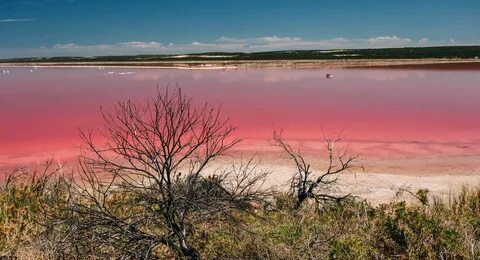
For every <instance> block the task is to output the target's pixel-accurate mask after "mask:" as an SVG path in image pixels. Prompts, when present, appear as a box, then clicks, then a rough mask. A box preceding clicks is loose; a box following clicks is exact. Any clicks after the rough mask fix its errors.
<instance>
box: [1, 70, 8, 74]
mask: <svg viewBox="0 0 480 260" xmlns="http://www.w3.org/2000/svg"><path fill="white" fill-rule="evenodd" d="M2 74H10V71H9V70H2Z"/></svg>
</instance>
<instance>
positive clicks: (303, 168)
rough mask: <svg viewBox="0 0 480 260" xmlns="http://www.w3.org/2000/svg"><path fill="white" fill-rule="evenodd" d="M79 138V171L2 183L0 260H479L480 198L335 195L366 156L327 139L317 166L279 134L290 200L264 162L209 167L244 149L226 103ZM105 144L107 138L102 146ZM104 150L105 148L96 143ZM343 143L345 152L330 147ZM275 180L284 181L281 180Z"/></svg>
mask: <svg viewBox="0 0 480 260" xmlns="http://www.w3.org/2000/svg"><path fill="white" fill-rule="evenodd" d="M102 115H103V118H104V126H103V127H102V128H101V129H100V130H99V132H91V131H88V132H82V135H81V136H82V138H83V139H84V144H85V145H84V147H83V152H82V155H81V156H80V157H79V161H78V167H77V168H75V169H67V168H63V167H61V166H57V165H55V164H54V163H53V162H52V161H50V162H47V164H46V165H45V166H43V167H39V168H38V169H27V168H18V169H16V170H14V171H12V172H7V173H6V174H5V178H3V180H1V181H0V183H1V185H0V257H2V256H4V257H11V258H20V259H172V258H177V259H202V258H205V259H327V258H330V259H407V258H408V259H464V258H465V259H478V258H479V256H480V246H479V243H480V188H471V189H464V190H463V191H462V192H461V193H460V194H458V195H456V196H452V197H451V198H450V200H449V201H440V200H437V199H435V198H432V197H430V196H429V195H428V191H427V190H419V191H417V192H411V191H407V192H409V193H410V195H412V196H413V197H415V198H416V199H417V203H411V204H406V203H405V202H402V201H400V202H398V201H395V202H391V203H389V204H383V205H378V206H373V205H371V204H369V203H368V202H366V201H362V200H361V199H359V198H355V197H352V196H350V195H349V194H336V193H335V192H334V189H333V188H334V187H335V185H336V181H337V179H338V178H340V177H341V175H343V174H346V173H348V172H349V171H350V170H353V169H354V167H355V161H356V158H357V155H349V153H348V150H345V149H339V148H338V147H339V146H338V142H339V141H340V138H339V137H338V136H337V135H334V136H325V143H326V147H325V148H326V157H327V160H326V162H327V164H326V167H325V169H323V170H321V169H313V168H312V167H311V164H309V163H308V162H307V161H306V160H305V159H304V157H303V156H302V154H301V153H300V152H299V151H298V150H297V149H295V148H293V147H292V146H290V145H289V143H288V142H287V141H286V140H285V139H284V138H283V136H282V132H281V131H275V132H274V137H273V144H275V145H277V146H278V147H279V148H281V149H282V150H283V151H284V152H285V154H286V155H288V156H289V158H290V159H291V161H292V163H293V165H294V166H295V169H296V171H295V172H293V175H292V178H291V182H290V184H291V186H290V189H289V191H288V192H279V191H276V190H271V189H270V188H269V187H265V185H263V184H264V182H265V180H266V179H265V178H266V177H267V175H268V174H270V171H269V170H268V169H260V168H259V167H258V165H257V164H256V163H255V160H254V159H248V160H244V161H241V162H240V163H234V164H233V165H232V167H230V168H227V169H215V170H214V171H213V172H208V171H206V169H207V166H210V165H211V163H210V162H212V161H213V160H215V159H216V158H218V157H220V156H222V155H225V154H226V153H227V152H228V151H229V150H230V148H232V147H233V146H234V145H236V144H237V143H238V142H239V140H237V139H236V138H234V137H233V136H232V135H231V133H233V132H234V131H235V128H234V127H232V126H231V125H230V124H229V123H228V119H225V118H222V116H221V113H220V107H218V106H213V105H209V104H204V105H203V106H194V105H193V103H192V101H191V100H190V99H189V98H187V97H186V96H185V95H184V94H183V93H182V92H181V90H178V91H176V92H174V93H171V92H169V91H168V90H167V91H165V92H163V93H162V92H160V91H159V92H158V94H157V95H156V96H155V97H153V98H151V99H150V100H148V101H146V102H136V101H132V100H127V101H126V102H119V103H117V105H116V106H115V108H114V109H113V110H112V111H102ZM98 136H101V137H102V139H101V140H102V141H103V142H99V141H98V139H95V138H98ZM94 140H97V141H94ZM334 144H335V145H334ZM271 174H275V173H271Z"/></svg>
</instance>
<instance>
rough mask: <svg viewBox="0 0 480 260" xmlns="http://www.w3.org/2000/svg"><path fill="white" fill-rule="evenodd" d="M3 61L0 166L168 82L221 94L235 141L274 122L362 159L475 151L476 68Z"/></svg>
mask: <svg viewBox="0 0 480 260" xmlns="http://www.w3.org/2000/svg"><path fill="white" fill-rule="evenodd" d="M7 69H8V70H10V74H0V168H1V167H7V166H9V165H17V164H28V163H36V162H41V161H43V160H45V159H47V158H50V157H54V158H56V159H58V160H69V159H71V158H73V157H74V156H75V155H76V154H77V153H78V148H77V147H78V145H79V137H78V129H79V128H80V129H91V128H96V127H99V126H101V120H100V114H99V107H100V106H101V105H102V106H105V107H109V106H111V105H112V104H113V103H114V102H115V101H117V100H124V99H126V98H133V99H143V98H147V97H149V96H151V95H153V94H155V92H156V88H157V86H158V87H159V88H165V87H166V86H168V85H170V86H174V85H178V86H179V87H181V88H182V89H184V90H185V91H186V93H187V94H188V95H190V96H192V97H194V99H195V100H197V101H202V102H203V101H209V102H215V103H221V104H222V106H223V112H224V114H225V115H228V116H229V117H230V118H231V121H232V123H233V124H234V125H236V126H238V127H239V130H238V132H237V135H238V137H240V138H242V139H245V142H244V143H243V145H241V146H240V147H239V149H247V150H252V151H254V150H262V149H264V148H265V147H266V144H267V141H266V140H268V139H269V138H271V135H272V129H274V128H276V129H284V131H285V133H286V135H287V137H288V138H290V139H296V140H299V141H301V142H304V143H305V145H306V146H308V145H311V147H310V148H312V149H314V148H315V146H316V144H317V143H319V142H320V140H321V139H322V132H331V131H338V130H342V131H343V136H344V137H345V138H346V140H347V142H349V143H350V144H351V146H352V149H354V150H355V151H356V152H358V153H360V154H364V155H365V156H366V158H367V159H371V160H374V159H377V160H378V159H379V158H386V157H389V159H390V160H395V158H398V159H399V161H400V160H401V158H404V157H405V156H410V157H412V158H413V157H417V156H419V157H422V156H423V157H425V158H428V157H431V156H446V157H450V156H478V155H479V154H480V71H479V70H468V69H464V70H435V69H393V68H390V69H389V68H382V69H373V68H370V69H255V70H246V69H239V70H225V71H222V70H211V71H205V70H201V71H200V70H173V69H172V70H170V69H124V68H105V70H99V69H97V68H39V69H35V70H31V68H7ZM127 72H132V73H127ZM326 73H332V74H333V79H327V78H326V77H325V74H326ZM307 148H308V147H307Z"/></svg>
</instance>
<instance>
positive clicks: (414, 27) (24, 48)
mask: <svg viewBox="0 0 480 260" xmlns="http://www.w3.org/2000/svg"><path fill="white" fill-rule="evenodd" d="M479 42H480V1H479V0H456V1H453V0H449V1H447V0H402V1H400V0H399V1H388V0H377V1H373V0H362V1H360V0H335V1H333V0H329V1H323V0H256V1H254V0H238V1H237V0H224V1H214V0H189V1H187V0H173V1H167V0H164V1H162V0H156V1H150V0H142V1H138V0H137V1H122V0H115V1H114V0H104V1H100V0H96V1H95V0H0V57H26V56H58V55H82V56H89V55H111V54H113V55H119V54H139V53H184V52H201V51H264V50H278V49H330V48H370V47H373V48H376V47H400V46H430V45H454V44H479Z"/></svg>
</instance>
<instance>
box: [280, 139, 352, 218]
mask: <svg viewBox="0 0 480 260" xmlns="http://www.w3.org/2000/svg"><path fill="white" fill-rule="evenodd" d="M273 140H274V144H275V145H277V146H279V147H280V148H282V149H283V150H284V151H285V152H286V153H287V154H288V156H289V157H290V158H291V159H292V160H293V162H294V163H295V167H296V168H297V171H296V172H295V173H294V175H293V177H292V179H291V190H292V191H293V192H294V193H295V195H296V202H295V206H294V208H295V209H296V210H298V209H299V208H300V207H301V206H302V204H303V203H304V202H305V201H306V200H307V199H314V200H315V202H316V203H327V202H340V201H342V200H344V199H346V198H348V197H349V196H350V194H347V195H335V194H331V193H328V190H330V188H331V187H332V186H334V185H335V184H336V183H337V181H338V177H339V176H340V175H341V174H344V173H347V172H349V171H350V170H351V169H352V167H353V163H354V161H355V160H356V159H357V158H358V155H349V154H348V151H347V150H346V149H342V150H341V151H339V152H338V151H336V150H335V149H334V144H335V143H336V142H339V141H340V140H341V138H340V137H339V136H338V135H334V136H331V137H329V136H326V135H324V141H325V143H326V149H327V152H328V165H327V169H326V170H325V171H324V172H323V173H319V174H314V172H313V170H312V167H311V165H310V164H309V163H307V161H306V160H305V158H304V157H303V156H302V155H301V153H300V151H296V150H294V149H293V148H292V147H291V146H290V145H289V144H288V143H287V142H286V141H285V140H284V139H283V137H282V132H281V131H280V132H279V131H274V132H273Z"/></svg>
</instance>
